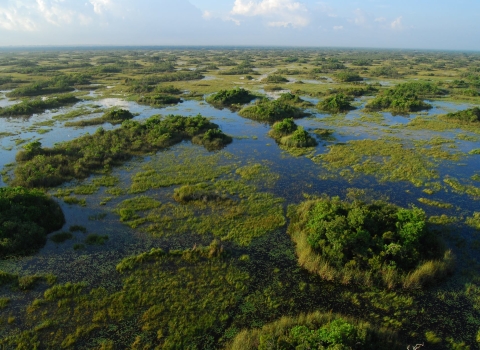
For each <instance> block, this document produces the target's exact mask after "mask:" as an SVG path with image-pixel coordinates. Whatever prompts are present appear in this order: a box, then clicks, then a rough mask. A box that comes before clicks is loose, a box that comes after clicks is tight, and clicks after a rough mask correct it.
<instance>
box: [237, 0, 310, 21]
mask: <svg viewBox="0 0 480 350" xmlns="http://www.w3.org/2000/svg"><path fill="white" fill-rule="evenodd" d="M230 13H231V14H232V15H241V16H261V17H265V18H274V19H275V20H274V21H270V22H268V25H269V26H273V27H279V26H282V27H288V26H292V27H305V26H307V25H308V24H309V22H310V20H309V18H308V10H307V8H306V7H305V6H304V5H303V4H301V3H300V2H296V1H292V0H263V1H260V2H257V1H249V0H235V3H234V5H233V9H232V11H231V12H230Z"/></svg>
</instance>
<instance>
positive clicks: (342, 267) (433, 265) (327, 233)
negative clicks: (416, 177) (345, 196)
mask: <svg viewBox="0 0 480 350" xmlns="http://www.w3.org/2000/svg"><path fill="white" fill-rule="evenodd" d="M289 215H290V218H291V224H290V226H289V228H288V232H289V234H290V235H291V236H292V239H293V240H294V241H295V243H296V244H297V248H296V251H297V255H298V257H299V262H300V264H301V265H302V266H304V267H305V268H307V269H308V270H310V271H311V272H315V273H318V274H319V275H320V276H321V277H322V278H325V279H327V280H336V281H339V282H342V283H345V284H348V283H350V282H351V281H352V280H353V281H355V282H357V283H365V281H369V282H368V283H371V282H372V280H373V281H374V282H377V283H379V284H384V285H386V286H387V287H388V288H390V289H391V288H394V287H396V286H397V285H399V284H400V283H401V282H402V281H403V282H404V283H403V285H404V287H405V288H418V287H420V286H424V285H426V284H428V283H431V282H433V281H435V280H438V279H441V278H443V277H444V276H445V275H447V274H448V273H449V272H450V271H451V268H452V265H453V259H452V256H451V254H450V253H447V254H445V250H444V248H443V245H442V243H441V242H440V241H439V239H438V238H437V236H436V235H435V234H434V233H433V232H432V231H430V230H428V228H427V223H426V217H425V213H424V212H423V210H421V209H418V208H416V207H412V208H411V209H403V208H399V207H396V206H394V205H391V204H388V203H385V202H381V201H377V202H373V203H370V204H366V203H364V202H361V201H354V202H346V201H341V200H340V199H339V198H338V197H333V198H329V197H324V198H318V199H310V200H307V201H306V202H304V203H302V204H300V205H299V206H298V207H296V208H295V209H293V210H291V212H290V213H289Z"/></svg>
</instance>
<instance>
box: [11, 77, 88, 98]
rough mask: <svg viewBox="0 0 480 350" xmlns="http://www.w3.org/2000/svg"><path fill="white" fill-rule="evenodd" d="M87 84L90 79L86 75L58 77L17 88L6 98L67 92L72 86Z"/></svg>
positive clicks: (71, 89)
mask: <svg viewBox="0 0 480 350" xmlns="http://www.w3.org/2000/svg"><path fill="white" fill-rule="evenodd" d="M89 83H90V77H89V76H88V75H83V74H76V75H59V76H56V77H54V78H52V79H50V80H47V81H44V82H40V83H32V84H29V85H26V86H22V87H19V88H17V89H15V90H13V91H12V92H10V93H8V94H7V96H8V97H24V96H39V95H47V94H54V93H60V92H68V91H73V90H74V88H73V86H74V85H85V84H89Z"/></svg>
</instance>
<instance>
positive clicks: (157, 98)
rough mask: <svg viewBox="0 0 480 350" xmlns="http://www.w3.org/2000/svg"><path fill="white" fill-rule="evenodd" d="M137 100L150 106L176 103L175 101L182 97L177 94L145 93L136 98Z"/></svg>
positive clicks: (179, 100)
mask: <svg viewBox="0 0 480 350" xmlns="http://www.w3.org/2000/svg"><path fill="white" fill-rule="evenodd" d="M137 102H138V103H140V104H146V105H150V106H165V105H176V104H177V103H180V102H182V99H181V98H179V97H177V96H172V95H167V94H158V95H147V96H142V97H139V98H138V99H137Z"/></svg>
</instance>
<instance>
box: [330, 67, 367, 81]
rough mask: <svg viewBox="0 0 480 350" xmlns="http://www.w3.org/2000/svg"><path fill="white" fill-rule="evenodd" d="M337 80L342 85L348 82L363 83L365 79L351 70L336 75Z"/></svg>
mask: <svg viewBox="0 0 480 350" xmlns="http://www.w3.org/2000/svg"><path fill="white" fill-rule="evenodd" d="M335 79H337V80H338V81H340V82H342V83H348V82H353V81H363V78H362V77H361V76H360V75H358V73H357V72H354V71H350V70H344V71H340V72H337V73H335Z"/></svg>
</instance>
